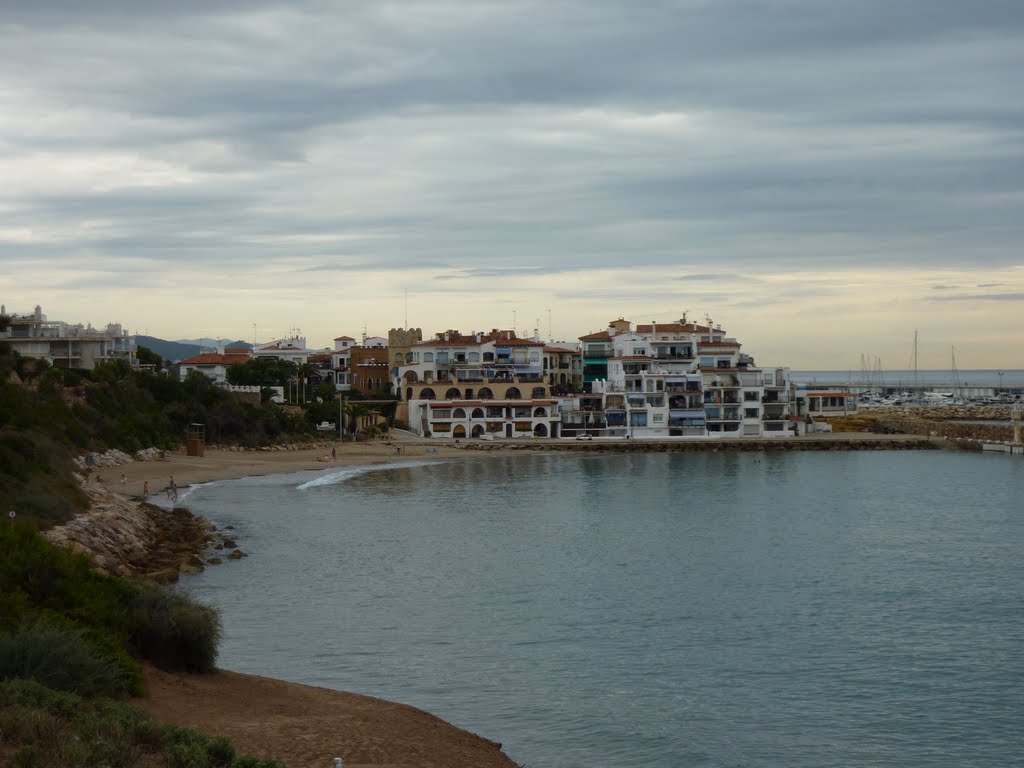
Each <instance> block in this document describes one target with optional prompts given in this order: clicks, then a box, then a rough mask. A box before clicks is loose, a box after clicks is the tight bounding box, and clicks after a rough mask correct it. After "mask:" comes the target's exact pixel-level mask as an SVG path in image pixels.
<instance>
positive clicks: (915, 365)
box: [914, 331, 921, 399]
mask: <svg viewBox="0 0 1024 768" xmlns="http://www.w3.org/2000/svg"><path fill="white" fill-rule="evenodd" d="M919 397H921V392H920V389H919V387H918V385H917V331H914V398H915V399H917V398H919Z"/></svg>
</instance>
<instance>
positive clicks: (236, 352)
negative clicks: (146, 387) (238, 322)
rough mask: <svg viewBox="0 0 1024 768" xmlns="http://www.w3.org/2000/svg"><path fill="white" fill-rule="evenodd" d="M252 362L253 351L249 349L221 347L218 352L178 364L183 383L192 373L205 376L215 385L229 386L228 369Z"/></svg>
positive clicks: (204, 353)
mask: <svg viewBox="0 0 1024 768" xmlns="http://www.w3.org/2000/svg"><path fill="white" fill-rule="evenodd" d="M250 360H252V350H250V349H249V348H248V347H241V348H237V349H235V348H229V349H225V348H224V347H219V348H218V350H217V351H216V352H203V353H200V354H198V355H194V356H192V357H190V358H187V359H186V360H182V361H181V362H180V363H178V372H179V374H178V375H179V376H180V378H181V380H182V381H184V380H185V377H186V376H188V374H190V373H191V372H192V371H197V372H198V373H201V374H203V375H204V376H206V378H208V379H210V380H211V381H213V382H214V383H215V384H227V382H228V368H230V367H231V366H232V365H235V364H238V363H241V364H243V365H244V364H245V363H248V362H249V361H250Z"/></svg>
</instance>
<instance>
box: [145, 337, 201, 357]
mask: <svg viewBox="0 0 1024 768" xmlns="http://www.w3.org/2000/svg"><path fill="white" fill-rule="evenodd" d="M135 343H136V344H137V345H138V346H140V347H145V348H146V349H148V350H149V351H150V352H154V353H156V354H158V355H160V357H162V358H163V359H164V360H169V361H170V362H172V363H176V362H178V361H179V360H184V359H185V358H187V357H193V356H194V355H198V354H199V352H200V351H201V349H202V347H200V346H199V345H198V344H182V343H181V342H178V341H167V340H166V339H158V338H156V337H155V336H136V337H135Z"/></svg>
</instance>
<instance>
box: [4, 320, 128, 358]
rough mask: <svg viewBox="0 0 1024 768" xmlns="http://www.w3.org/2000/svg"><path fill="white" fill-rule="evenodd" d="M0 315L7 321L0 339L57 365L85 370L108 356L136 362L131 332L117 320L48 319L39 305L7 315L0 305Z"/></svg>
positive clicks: (23, 351)
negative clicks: (94, 324) (101, 324)
mask: <svg viewBox="0 0 1024 768" xmlns="http://www.w3.org/2000/svg"><path fill="white" fill-rule="evenodd" d="M0 316H4V317H8V318H9V319H10V321H11V324H10V326H9V327H8V328H7V329H6V330H4V331H0V341H4V342H6V343H8V344H10V345H11V348H12V349H14V350H15V351H16V352H18V353H19V354H21V355H24V356H26V357H36V358H40V359H42V360H46V361H47V362H48V363H50V364H51V365H53V366H55V367H58V368H80V369H85V370H92V369H93V368H95V367H96V365H97V364H98V363H102V362H106V361H110V360H124V361H125V362H127V363H128V364H129V365H132V366H134V365H135V364H136V357H135V354H136V347H135V336H133V335H131V334H130V333H128V331H127V330H125V329H124V328H122V327H121V325H120V323H110V324H108V325H107V326H106V327H105V328H93V327H92V325H82V324H81V323H67V322H64V321H62V320H49V319H47V317H46V315H44V314H43V309H42V307H40V306H39V305H36V308H35V311H34V312H32V314H28V315H18V314H12V315H8V314H7V308H6V307H5V306H0Z"/></svg>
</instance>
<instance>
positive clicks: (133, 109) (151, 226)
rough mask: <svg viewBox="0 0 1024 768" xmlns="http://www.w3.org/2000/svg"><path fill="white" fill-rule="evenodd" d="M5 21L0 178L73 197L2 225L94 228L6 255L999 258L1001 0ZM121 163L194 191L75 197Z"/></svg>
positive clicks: (1008, 88) (627, 261)
mask: <svg viewBox="0 0 1024 768" xmlns="http://www.w3.org/2000/svg"><path fill="white" fill-rule="evenodd" d="M469 7H471V10H467V8H469ZM3 24H4V26H3V27H0V51H3V52H4V53H0V94H8V95H5V96H4V98H5V99H7V101H0V108H2V109H4V110H5V113H7V114H15V115H17V114H24V115H29V116H30V117H28V118H25V120H24V122H22V123H17V124H15V125H14V126H12V128H11V129H10V130H6V129H5V143H4V144H2V145H0V162H3V161H4V160H5V159H12V160H13V159H16V158H19V157H25V156H27V155H29V154H32V153H36V154H38V155H39V156H40V159H39V160H38V167H37V170H38V171H39V172H40V175H41V176H43V177H45V175H46V173H45V172H46V171H47V170H48V169H50V170H54V169H56V170H61V171H66V170H67V168H66V167H71V170H70V171H67V173H68V176H69V178H70V179H71V180H70V181H68V180H66V179H64V178H63V177H62V176H61V174H59V173H56V172H54V175H55V176H56V177H58V178H56V179H55V180H54V181H52V184H51V186H48V187H45V188H42V189H38V190H36V189H32V190H29V191H23V190H19V189H16V188H14V187H8V188H7V189H5V190H0V211H4V210H5V209H4V208H3V207H2V206H3V205H4V204H5V203H6V204H7V205H8V206H14V208H13V209H12V208H8V209H7V210H6V212H4V213H0V232H2V229H3V227H4V226H8V225H10V226H14V225H18V226H27V227H29V228H32V229H33V230H37V231H39V232H41V233H46V232H55V231H56V230H58V229H62V230H64V231H71V232H74V231H75V228H76V226H77V225H78V224H80V223H82V222H87V221H90V220H109V221H111V222H112V224H111V226H110V227H109V228H108V229H101V230H89V231H85V232H84V233H83V234H81V235H79V236H77V237H62V238H56V237H55V238H53V240H52V241H51V242H49V243H46V244H45V245H14V246H11V247H10V250H8V246H7V245H6V244H5V245H4V249H5V254H10V255H11V257H12V258H18V259H27V258H29V257H31V256H34V255H35V254H38V253H48V254H50V255H52V256H54V257H61V258H68V259H73V258H81V259H84V258H109V259H113V260H122V261H123V260H126V259H129V258H141V259H144V260H147V261H148V262H149V263H150V264H151V265H153V266H154V268H159V265H161V264H165V263H170V262H171V260H173V261H174V263H189V262H203V263H206V262H210V261H213V262H217V263H223V264H226V265H232V266H234V265H237V264H239V263H241V262H245V261H246V260H259V261H264V260H267V261H269V260H279V261H282V262H288V263H294V264H296V265H300V264H301V265H303V266H299V267H297V269H299V270H301V271H305V272H311V273H316V272H331V271H335V270H337V271H346V270H347V271H368V270H371V269H373V268H374V266H375V264H376V263H379V264H380V265H381V266H382V267H388V268H392V269H405V268H410V267H417V266H419V267H427V268H431V269H437V270H438V271H439V272H440V273H441V274H438V275H436V276H434V277H433V278H432V281H436V282H437V283H438V284H444V285H446V286H451V285H453V284H454V283H456V282H458V281H459V280H468V279H471V278H487V277H499V276H503V275H519V276H528V275H548V274H550V275H558V274H565V273H572V272H579V271H584V270H588V269H594V268H600V267H604V266H623V265H629V266H636V267H649V268H657V269H659V270H661V272H660V274H664V275H666V276H669V277H671V279H672V280H673V281H693V282H701V281H703V282H707V283H712V284H713V283H714V282H715V281H716V280H729V279H733V275H734V272H732V271H730V270H736V271H737V272H736V273H739V271H740V270H743V269H745V268H748V267H754V266H757V265H764V264H767V265H771V266H773V267H774V268H781V269H785V268H788V267H791V266H794V265H798V266H800V267H802V268H806V267H807V266H808V265H816V266H818V267H821V268H828V267H840V266H845V265H849V264H850V263H856V264H858V265H890V264H893V263H906V264H910V265H919V264H935V265H939V264H942V265H961V264H963V263H964V262H965V259H966V258H967V254H970V257H971V263H974V264H978V265H982V266H990V267H998V266H1006V265H1011V264H1018V263H1020V257H1019V242H1020V241H1021V236H1022V235H1024V224H1022V219H1021V216H1020V203H1019V201H1020V195H1021V194H1022V193H1024V182H1022V181H1021V180H1022V179H1024V161H1022V160H1021V158H1022V157H1024V98H1021V97H1022V96H1024V92H1022V89H1021V85H1020V78H1019V72H1020V71H1022V70H1024V51H1022V49H1021V46H1020V44H1019V40H1020V35H1021V32H1022V30H1024V6H1021V4H1020V3H1019V2H1016V0H1013V1H1011V0H988V1H983V2H980V3H972V4H966V3H962V2H953V0H941V1H937V0H908V2H904V3H899V4H893V3H891V2H882V1H881V0H867V1H866V2H861V3H856V4H852V3H844V4H840V3H820V2H817V1H816V0H815V1H814V2H811V1H810V0H806V1H805V2H790V3H786V4H774V5H773V4H764V3H760V2H754V1H753V0H736V1H735V2H719V3H708V2H696V1H694V2H685V1H684V2H668V1H667V0H666V2H658V3H647V4H637V3H634V2H625V0H622V1H621V2H602V3H594V2H584V0H575V1H570V2H565V3H557V4H538V3H533V2H507V3H493V4H472V5H471V6H467V4H465V3H456V2H422V3H414V4H413V3H408V4H404V3H387V2H381V3H372V4H369V3H368V4H352V3H346V4H339V3H331V2H296V3H288V4H284V3H280V2H271V1H265V2H258V3H250V2H242V0H216V1H215V2H206V1H204V2H199V1H198V0H184V1H183V2H178V3H145V4H138V3H133V2H128V0H97V2H94V3H89V4H88V8H87V9H86V8H84V7H83V6H82V5H81V4H79V3H75V2H72V0H53V1H52V2H46V3H41V2H28V0H15V1H14V2H8V3H5V14H4V22H3ZM4 73H6V74H4ZM9 94H14V95H13V96H12V95H9ZM657 115H663V116H664V115H668V116H676V117H678V118H679V120H678V122H672V121H671V120H669V121H668V122H667V123H659V122H658V120H657V119H655V118H656V116H657ZM118 153H124V154H128V155H133V156H137V157H141V158H146V159H149V160H159V161H161V162H164V163H166V164H167V165H169V166H172V167H174V168H176V169H182V170H183V171H187V172H188V173H189V174H191V175H192V176H194V178H193V179H191V180H190V181H189V182H188V183H182V184H180V185H178V186H175V187H174V188H171V189H169V188H166V187H155V188H143V189H139V188H132V189H127V190H125V189H116V190H113V191H109V192H104V193H99V192H96V191H95V190H94V189H91V187H90V185H91V184H92V182H91V181H90V180H85V181H76V179H77V177H76V176H75V175H74V169H75V168H77V167H78V164H79V163H80V162H81V158H82V157H85V158H95V157H99V156H101V155H103V154H118ZM47 157H49V159H47ZM0 170H2V166H0ZM114 181H116V179H114ZM44 186H45V185H44ZM0 237H2V234H0ZM331 238H337V242H334V241H332V239H331ZM711 259H714V266H709V268H710V269H711V270H713V271H710V272H708V273H707V274H703V273H700V272H696V273H693V274H682V275H679V276H675V275H674V270H683V271H689V270H692V269H693V268H694V266H693V265H697V266H696V269H698V270H699V269H702V268H705V267H703V266H700V265H701V264H703V263H704V262H703V261H702V260H711ZM335 260H337V261H338V264H337V265H335V263H334V261H335ZM681 265H688V266H681ZM722 267H725V269H722ZM719 270H720V271H719ZM744 279H747V278H744ZM712 287H714V286H713V285H712ZM993 287H994V286H993ZM934 289H935V290H939V287H937V286H936V287H934ZM608 295H610V294H608ZM1007 295H1013V294H1007ZM601 298H602V296H598V295H595V300H598V299H601ZM708 298H709V300H710V295H708ZM726 298H728V294H727V293H724V292H723V300H725V299H726ZM949 300H966V299H957V298H955V297H949ZM995 300H998V299H995Z"/></svg>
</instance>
